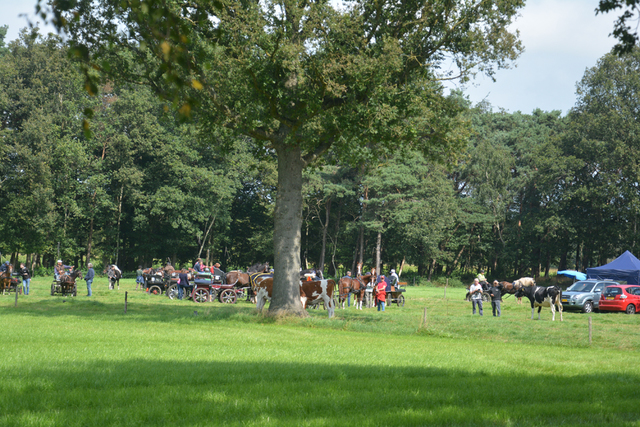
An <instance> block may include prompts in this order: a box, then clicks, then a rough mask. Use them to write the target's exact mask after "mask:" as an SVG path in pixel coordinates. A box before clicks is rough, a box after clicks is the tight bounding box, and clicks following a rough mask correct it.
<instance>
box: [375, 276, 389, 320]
mask: <svg viewBox="0 0 640 427" xmlns="http://www.w3.org/2000/svg"><path fill="white" fill-rule="evenodd" d="M376 300H377V301H378V311H384V305H385V303H386V301H387V282H385V281H384V275H382V276H380V282H379V283H378V284H377V285H376Z"/></svg>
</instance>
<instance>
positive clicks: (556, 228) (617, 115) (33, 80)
mask: <svg viewBox="0 0 640 427" xmlns="http://www.w3.org/2000/svg"><path fill="white" fill-rule="evenodd" d="M0 47H3V49H1V50H0V55H1V56H0V113H1V125H0V126H1V127H0V138H1V141H2V143H1V145H0V156H1V157H0V159H1V161H0V168H1V170H0V190H1V191H2V197H1V198H0V212H1V215H0V236H2V237H1V238H0V242H1V247H0V250H1V251H2V252H3V256H8V254H11V259H12V261H15V260H16V259H17V256H18V254H26V257H27V262H28V263H35V264H36V265H37V266H43V267H47V266H51V265H52V264H53V263H54V262H55V260H56V259H58V258H62V259H64V260H65V262H68V263H72V264H75V265H77V266H84V265H86V263H87V262H89V261H90V260H94V262H96V261H98V262H99V263H104V264H106V263H117V264H118V265H119V266H121V268H123V269H125V270H133V269H135V268H136V267H137V266H138V265H144V266H149V265H151V264H154V263H155V264H158V263H162V262H164V261H165V260H167V259H171V260H172V261H173V262H174V263H176V264H179V265H180V264H181V265H188V264H190V263H192V262H193V260H194V259H195V258H196V257H202V258H203V259H206V260H207V262H209V263H211V262H215V261H217V262H220V263H221V264H222V265H223V267H224V268H226V269H231V268H245V267H246V266H247V265H250V264H252V263H254V262H264V261H269V262H273V259H274V249H273V239H274V236H273V229H274V216H275V212H274V209H275V200H276V197H277V188H278V173H277V167H278V166H277V159H276V153H275V152H274V150H270V149H266V148H265V147H264V146H263V145H261V144H257V143H256V142H255V140H254V139H252V138H249V137H243V136H239V135H238V134H237V133H232V132H229V131H228V130H227V129H226V128H225V127H224V126H212V125H211V123H210V122H209V121H208V120H206V119H204V118H199V117H198V116H197V115H196V116H194V118H193V120H190V121H182V120H180V116H179V114H177V113H175V112H174V109H173V108H171V107H172V106H171V105H170V104H167V102H166V101H161V100H159V99H158V98H157V97H156V96H155V94H154V93H152V90H150V89H149V88H147V87H145V86H141V85H137V84H135V82H123V81H117V82H116V81H107V82H103V84H102V85H101V86H100V87H99V88H98V90H99V94H98V96H89V95H88V94H87V92H86V91H85V90H84V88H83V84H84V81H85V80H84V77H83V75H82V73H81V71H80V70H78V68H77V67H76V66H75V64H74V62H73V61H72V59H70V58H69V55H68V47H67V46H66V45H65V43H63V42H62V40H61V39H59V38H58V37H56V36H51V35H50V36H47V37H42V36H40V35H38V34H37V33H31V32H28V31H26V30H25V31H23V32H22V34H21V36H20V38H19V39H18V40H15V41H13V42H11V43H8V45H7V47H6V48H4V46H3V45H0ZM639 59H640V54H639V52H638V50H637V49H636V50H634V51H632V52H631V53H629V54H627V55H625V56H621V57H616V56H613V55H606V56H605V57H603V58H602V59H601V60H600V61H599V62H598V64H597V65H596V66H595V67H593V68H592V69H589V70H587V72H586V73H585V75H584V77H583V79H582V80H581V81H580V82H579V83H578V85H577V102H576V105H575V107H574V108H573V109H572V110H571V111H570V112H569V113H568V114H567V115H566V116H562V115H561V113H560V112H558V111H552V112H544V111H540V110H536V111H534V112H532V113H531V114H523V113H520V112H516V113H507V112H505V111H501V110H497V111H496V110H494V109H493V107H492V106H491V105H488V104H484V103H481V104H478V105H470V103H469V102H468V100H467V99H466V98H465V97H464V95H463V94H462V93H459V92H453V93H451V94H450V95H448V96H446V102H447V105H448V108H450V109H451V110H452V111H455V113H452V114H451V117H454V118H455V120H454V123H453V124H452V125H451V127H452V129H453V131H454V132H455V133H456V135H457V138H458V139H459V140H460V141H464V145H465V146H466V148H465V150H464V151H463V152H462V154H460V155H458V157H457V159H456V160H455V161H453V162H449V163H448V164H443V163H442V162H440V161H438V159H437V157H438V156H429V155H428V153H424V152H421V151H418V150H412V149H405V150H395V151H394V150H387V151H382V152H377V153H376V154H375V155H374V156H369V157H367V156H360V157H357V158H351V159H349V161H346V160H345V159H346V158H348V157H349V156H345V155H344V153H338V152H336V150H338V148H335V149H333V150H332V149H330V150H328V151H327V152H326V153H324V154H323V156H324V162H323V163H322V164H324V165H322V164H318V165H316V166H314V167H310V168H307V169H305V170H304V172H303V183H302V184H303V187H302V194H303V206H302V219H303V221H302V229H301V230H300V234H301V253H300V257H301V260H302V267H303V268H305V267H308V268H311V267H316V268H319V269H320V270H323V271H324V272H325V274H328V275H331V276H336V275H340V274H343V273H344V271H345V270H347V269H354V268H355V266H356V264H357V263H359V262H362V263H363V264H364V265H365V266H367V267H374V266H376V265H379V266H382V268H383V270H385V271H386V270H388V269H390V268H396V269H399V270H401V269H403V268H404V266H405V265H408V264H410V265H415V266H417V269H418V274H419V275H420V276H422V277H427V278H429V280H431V279H432V278H433V277H441V276H447V277H450V276H460V275H464V274H466V273H469V272H474V271H477V270H478V269H481V268H483V269H486V270H487V271H488V273H489V274H490V275H492V276H499V277H503V278H515V277H518V276H523V275H533V276H539V275H547V274H549V271H550V269H551V268H552V267H558V268H560V269H565V268H575V269H578V270H584V269H585V268H587V267H589V266H594V265H600V264H603V263H605V262H606V261H607V259H609V258H612V257H614V256H617V255H619V253H621V252H622V251H624V250H626V249H629V250H631V251H632V252H634V251H636V250H637V240H638V233H639V231H638V216H639V208H640V194H639V189H638V182H639V180H638V165H639V164H640V163H639V161H638V160H639V158H638V157H639V156H640V145H639V144H638V136H637V135H640V132H638V131H637V130H636V127H638V114H639V111H640V108H639V107H638V105H637V100H638V99H639V98H638V94H639V89H640V87H639V86H640V83H639V81H638V78H637V69H638V65H639V64H638V62H639ZM88 110H90V111H91V112H92V113H91V114H92V117H91V119H90V121H89V123H90V126H91V131H92V135H91V137H90V138H89V137H87V134H86V132H85V130H86V129H85V127H86V126H87V122H86V121H85V120H84V119H83V117H84V114H85V112H86V111H88ZM354 156H355V155H354Z"/></svg>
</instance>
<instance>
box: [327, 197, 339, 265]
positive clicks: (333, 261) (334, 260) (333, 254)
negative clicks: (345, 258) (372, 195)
mask: <svg viewBox="0 0 640 427" xmlns="http://www.w3.org/2000/svg"><path fill="white" fill-rule="evenodd" d="M341 211H342V205H340V204H338V213H337V215H336V234H335V237H334V240H333V251H332V252H331V266H330V268H329V275H331V276H333V277H337V276H338V268H337V267H336V250H338V241H339V240H338V235H339V234H340V212H341Z"/></svg>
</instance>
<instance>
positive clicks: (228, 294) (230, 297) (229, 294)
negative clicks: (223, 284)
mask: <svg viewBox="0 0 640 427" xmlns="http://www.w3.org/2000/svg"><path fill="white" fill-rule="evenodd" d="M220 302H221V303H224V304H235V303H236V293H235V291H234V290H232V289H225V290H224V291H222V292H220Z"/></svg>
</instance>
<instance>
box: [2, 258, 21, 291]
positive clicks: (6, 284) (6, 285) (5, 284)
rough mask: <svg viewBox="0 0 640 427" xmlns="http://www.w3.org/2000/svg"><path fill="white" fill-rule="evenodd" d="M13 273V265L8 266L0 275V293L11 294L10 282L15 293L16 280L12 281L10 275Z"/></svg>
mask: <svg viewBox="0 0 640 427" xmlns="http://www.w3.org/2000/svg"><path fill="white" fill-rule="evenodd" d="M12 273H13V265H11V264H9V265H8V266H7V269H6V270H5V271H4V272H3V273H2V275H0V290H2V293H3V294H4V293H5V292H11V289H12V282H13V284H15V287H16V291H17V290H18V285H17V283H18V282H17V281H16V280H12V278H11V274H12Z"/></svg>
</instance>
